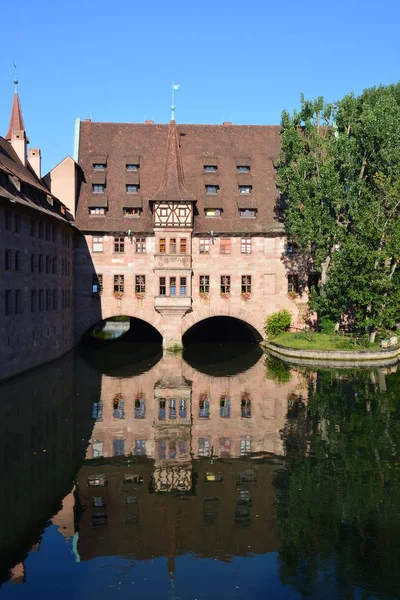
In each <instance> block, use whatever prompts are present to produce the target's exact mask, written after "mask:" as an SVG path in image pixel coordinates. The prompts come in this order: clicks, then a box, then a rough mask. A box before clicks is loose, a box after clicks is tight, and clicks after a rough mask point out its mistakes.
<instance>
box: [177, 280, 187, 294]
mask: <svg viewBox="0 0 400 600" xmlns="http://www.w3.org/2000/svg"><path fill="white" fill-rule="evenodd" d="M186 291H187V288H186V277H181V278H180V288H179V295H180V296H186Z"/></svg>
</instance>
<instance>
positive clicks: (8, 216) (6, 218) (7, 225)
mask: <svg viewBox="0 0 400 600" xmlns="http://www.w3.org/2000/svg"><path fill="white" fill-rule="evenodd" d="M4 227H5V229H6V231H10V230H11V213H10V212H9V211H8V210H7V211H6V212H5V213H4Z"/></svg>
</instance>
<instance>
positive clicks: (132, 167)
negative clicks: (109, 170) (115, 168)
mask: <svg viewBox="0 0 400 600" xmlns="http://www.w3.org/2000/svg"><path fill="white" fill-rule="evenodd" d="M126 170H127V171H139V165H138V164H133V163H128V164H127V165H126Z"/></svg>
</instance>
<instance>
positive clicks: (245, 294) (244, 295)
mask: <svg viewBox="0 0 400 600" xmlns="http://www.w3.org/2000/svg"><path fill="white" fill-rule="evenodd" d="M241 296H242V300H244V301H245V302H246V301H247V300H250V298H251V292H242V294H241Z"/></svg>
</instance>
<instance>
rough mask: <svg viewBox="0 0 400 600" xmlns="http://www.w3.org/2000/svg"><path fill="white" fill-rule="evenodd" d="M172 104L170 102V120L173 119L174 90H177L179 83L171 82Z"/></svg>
mask: <svg viewBox="0 0 400 600" xmlns="http://www.w3.org/2000/svg"><path fill="white" fill-rule="evenodd" d="M171 88H172V104H171V121H175V91H176V90H179V84H177V83H174V82H172V85H171Z"/></svg>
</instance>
